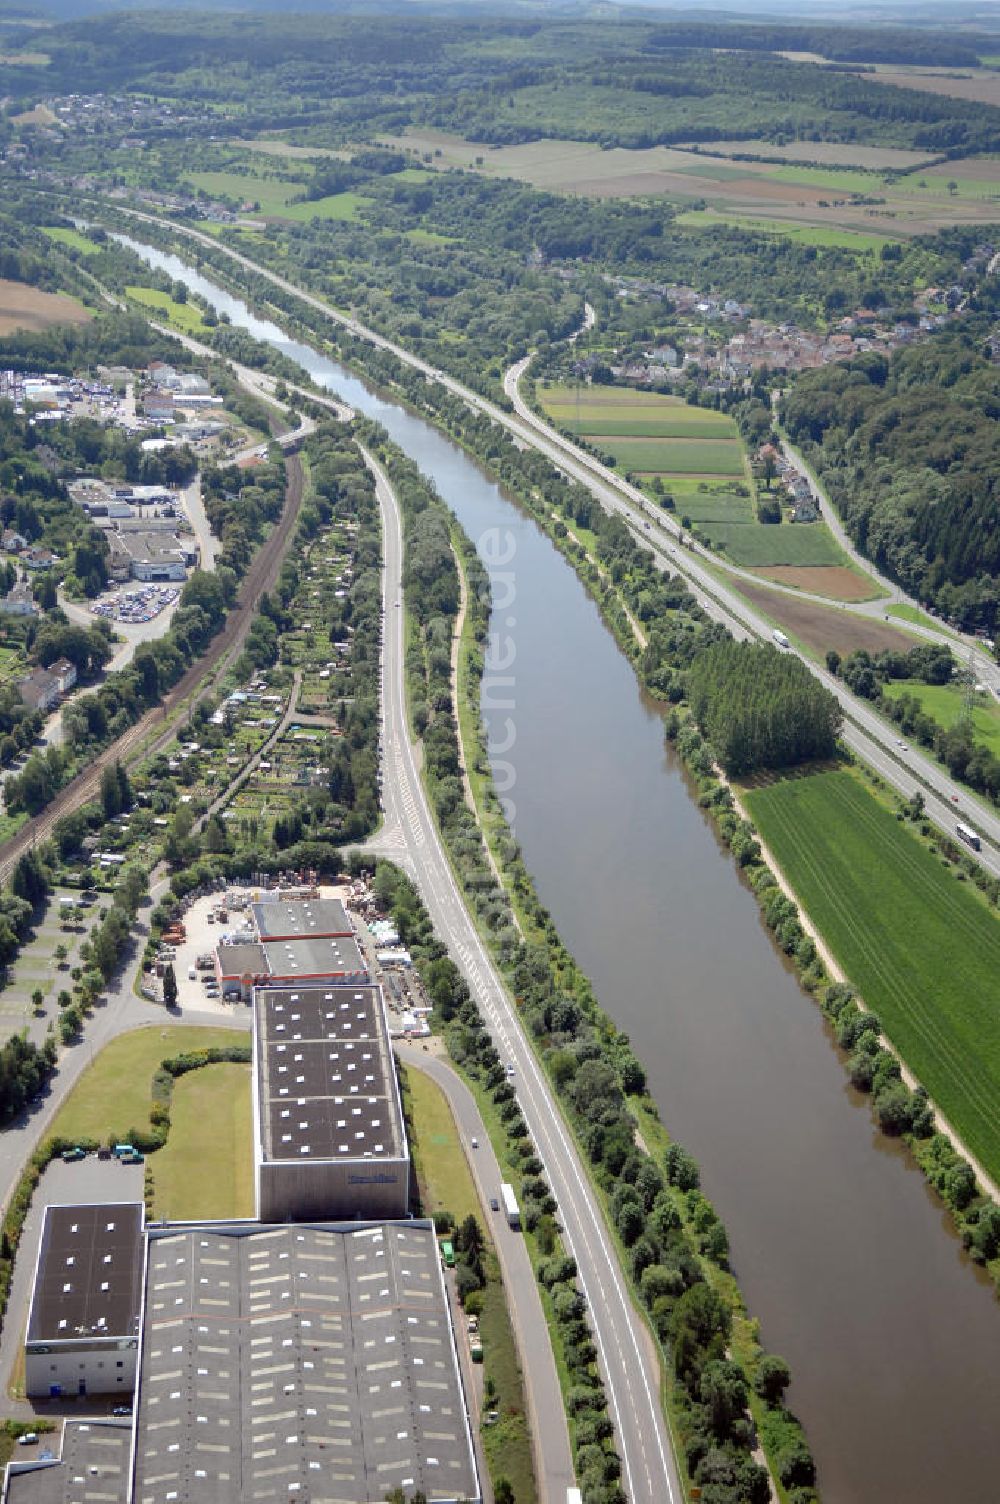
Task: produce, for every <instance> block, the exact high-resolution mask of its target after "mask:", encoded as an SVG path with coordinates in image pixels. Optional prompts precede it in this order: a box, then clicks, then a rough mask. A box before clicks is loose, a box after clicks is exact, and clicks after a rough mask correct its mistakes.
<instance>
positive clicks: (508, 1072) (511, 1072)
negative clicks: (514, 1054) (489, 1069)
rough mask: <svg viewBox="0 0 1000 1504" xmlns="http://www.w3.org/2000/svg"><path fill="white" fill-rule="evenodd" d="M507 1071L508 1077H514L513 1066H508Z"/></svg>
mask: <svg viewBox="0 0 1000 1504" xmlns="http://www.w3.org/2000/svg"><path fill="white" fill-rule="evenodd" d="M506 1069H507V1075H508V1077H510V1076H513V1075H514V1067H513V1065H510V1064H508V1065H507V1068H506Z"/></svg>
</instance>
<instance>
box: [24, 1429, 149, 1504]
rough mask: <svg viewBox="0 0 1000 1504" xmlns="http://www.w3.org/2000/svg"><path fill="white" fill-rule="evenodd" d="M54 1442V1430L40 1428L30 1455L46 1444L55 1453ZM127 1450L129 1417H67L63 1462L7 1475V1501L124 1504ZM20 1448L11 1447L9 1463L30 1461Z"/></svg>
mask: <svg viewBox="0 0 1000 1504" xmlns="http://www.w3.org/2000/svg"><path fill="white" fill-rule="evenodd" d="M57 1442H58V1436H57V1435H56V1434H55V1433H52V1434H51V1435H49V1434H48V1433H44V1432H43V1433H42V1434H41V1435H40V1436H39V1438H38V1449H37V1451H35V1453H34V1457H37V1455H38V1452H41V1451H43V1450H44V1449H45V1447H46V1446H48V1447H49V1448H50V1449H51V1450H52V1451H57V1446H56V1443H57ZM131 1448H132V1423H131V1421H127V1420H120V1421H67V1422H66V1424H65V1426H64V1427H63V1435H62V1460H61V1461H60V1462H58V1463H55V1464H52V1463H50V1464H43V1465H42V1466H40V1467H37V1468H32V1470H31V1471H30V1472H28V1473H11V1474H10V1475H9V1483H8V1487H7V1501H6V1504H126V1500H127V1498H128V1484H129V1456H130V1453H131ZM20 1451H21V1448H20V1447H15V1448H14V1456H13V1458H12V1461H14V1462H30V1461H33V1460H34V1457H33V1456H32V1453H31V1452H26V1453H25V1454H24V1455H23V1456H19V1455H18V1453H20Z"/></svg>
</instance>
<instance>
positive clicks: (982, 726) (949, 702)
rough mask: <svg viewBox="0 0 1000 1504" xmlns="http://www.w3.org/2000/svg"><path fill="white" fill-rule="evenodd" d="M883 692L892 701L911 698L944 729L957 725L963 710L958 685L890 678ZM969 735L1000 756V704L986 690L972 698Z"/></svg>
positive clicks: (961, 688)
mask: <svg viewBox="0 0 1000 1504" xmlns="http://www.w3.org/2000/svg"><path fill="white" fill-rule="evenodd" d="M884 692H885V694H886V695H887V696H888V698H889V699H891V700H898V699H899V698H900V696H901V695H912V696H914V697H915V698H916V699H918V700H919V701H920V704H921V706H922V708H923V710H924V712H925V714H927V715H929V716H930V717H931V718H932V720H935V721H937V723H938V725H939V726H944V727H945V728H946V730H950V729H951V727H952V726H954V725H956V724H957V723H958V721H959V720H960V719H961V717H962V714H963V711H964V709H965V689H964V687H963V686H962V685H961V684H921V683H920V682H919V681H918V680H916V679H890V680H889V682H888V683H887V684H886V685H885V690H884ZM972 732H973V737H974V739H975V740H976V741H977V742H982V743H983V744H984V745H985V746H987V747H989V749H990V751H991V752H992V753H993V755H994V757H1000V703H998V702H997V700H996V699H995V698H994V696H993V695H992V694H990V692H989V690H986V691H984V692H983V693H981V694H977V695H976V696H975V697H974V699H973V704H972Z"/></svg>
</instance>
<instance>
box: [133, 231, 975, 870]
mask: <svg viewBox="0 0 1000 1504" xmlns="http://www.w3.org/2000/svg"><path fill="white" fill-rule="evenodd" d="M116 208H117V210H118V212H122V213H126V214H127V215H129V217H130V218H132V219H136V220H139V221H142V222H144V223H147V224H153V225H157V226H159V227H161V228H162V226H163V223H164V222H163V220H162V219H160V218H159V217H157V216H156V215H151V214H143V213H140V212H139V211H138V210H134V209H128V210H122V209H121V206H120V205H119V206H116ZM170 228H171V229H173V230H174V231H176V232H177V233H178V234H180V235H183V236H185V237H186V238H188V239H190V240H193V241H195V242H197V243H198V244H200V245H203V246H205V247H206V248H208V249H211V250H214V251H221V252H222V253H223V254H224V255H225V256H227V257H228V258H229V259H230V260H231V261H233V262H235V263H236V264H237V265H239V266H241V267H243V268H244V270H246V271H248V272H250V273H252V274H253V275H255V276H259V277H262V278H264V279H265V280H266V281H268V282H270V283H271V284H272V286H275V287H278V288H280V289H281V290H282V291H283V292H287V293H289V294H291V295H292V296H294V297H296V298H298V299H299V300H300V301H301V302H303V303H305V304H307V305H308V306H309V307H310V308H313V309H315V310H316V311H317V312H319V313H321V314H322V315H323V316H324V317H325V318H328V319H329V320H330V321H331V322H332V323H335V324H338V325H339V326H341V327H342V328H345V329H347V330H349V331H350V332H351V333H352V334H355V335H357V336H358V337H359V338H360V339H364V340H365V341H366V342H367V343H369V344H371V345H373V346H374V347H375V348H376V349H381V350H387V351H389V352H390V353H391V354H392V355H394V356H395V357H396V358H397V359H398V360H400V361H401V362H402V363H403V364H404V365H407V366H409V367H410V368H411V369H413V370H417V371H421V372H423V374H424V375H425V376H428V377H430V378H431V379H432V380H434V381H436V382H437V383H438V384H439V385H440V386H442V387H444V388H445V389H446V390H447V391H449V392H451V393H452V394H453V395H454V396H456V397H458V398H460V399H461V400H462V401H463V402H465V403H466V404H467V405H469V406H470V407H473V408H475V409H476V410H477V411H479V412H482V413H485V414H486V415H487V416H488V417H490V418H492V419H493V420H494V421H495V422H497V423H500V424H501V425H502V426H503V427H504V428H506V429H507V430H508V432H510V433H512V434H513V435H514V436H515V437H516V438H518V439H520V440H522V441H523V442H524V443H527V444H530V445H531V446H532V447H533V448H535V449H537V450H538V451H539V452H540V453H542V454H544V455H546V457H547V458H548V459H550V460H552V462H553V463H554V464H556V465H557V466H558V467H559V468H560V469H561V470H562V471H563V472H564V473H565V474H567V475H568V476H570V478H571V479H573V480H578V481H579V482H580V483H581V484H582V485H585V486H586V487H587V488H588V490H589V491H590V492H591V494H592V495H593V496H594V497H596V499H597V500H598V501H599V502H600V503H601V505H602V506H603V507H605V508H606V509H607V510H609V511H615V512H619V513H621V514H623V515H625V516H626V517H628V518H630V519H633V520H634V518H635V516H636V514H637V513H638V514H639V516H640V517H642V518H648V519H649V521H650V531H649V534H648V535H646V537H645V541H647V542H650V541H652V540H653V538H654V536H655V537H656V538H657V540H658V541H659V542H660V544H661V545H663V544H664V543H665V544H666V546H667V547H668V548H674V547H675V546H676V541H677V539H678V537H679V534H680V528H679V527H678V525H677V524H676V523H672V522H669V521H667V520H666V519H665V518H664V517H663V514H662V512H660V510H659V508H655V509H654V508H653V507H652V505H651V503H650V502H649V500H648V498H647V497H645V496H644V495H643V494H642V492H641V491H639V490H637V488H636V487H634V486H631V485H630V484H629V483H628V482H627V481H625V480H623V479H622V478H621V477H620V476H618V475H616V474H614V473H613V472H612V471H610V470H608V469H607V468H606V467H605V466H603V465H601V464H600V462H599V461H597V460H595V459H593V458H592V457H591V456H589V455H585V454H584V453H583V451H582V450H580V449H578V448H577V446H576V445H575V444H573V443H571V442H570V441H569V440H568V439H565V438H563V436H562V435H561V434H559V433H557V432H556V431H555V430H554V429H552V428H551V427H550V426H549V425H548V424H547V423H544V422H543V421H542V420H541V419H540V418H539V417H538V415H537V414H536V413H534V412H533V411H532V410H531V408H529V407H528V405H527V403H526V402H525V401H524V399H523V398H522V397H521V395H520V392H519V390H518V382H519V380H520V377H521V376H522V375H523V373H524V371H525V370H526V368H527V366H528V365H529V363H530V361H531V359H532V356H531V355H527V356H525V357H524V359H523V360H520V361H518V362H517V364H516V365H513V366H511V367H510V369H509V370H508V371H507V373H506V375H505V377H504V392H505V394H506V395H507V397H508V398H509V400H510V401H511V403H512V405H513V408H514V414H513V415H512V414H511V413H510V412H507V411H506V410H505V409H503V408H501V407H498V406H497V405H496V404H495V403H493V402H491V401H489V399H488V398H486V397H481V396H480V395H479V394H478V393H477V392H473V391H472V390H470V388H468V387H466V386H463V384H462V383H461V382H460V381H457V380H455V378H454V377H452V376H448V375H447V374H446V373H445V372H443V371H439V370H437V369H436V368H435V367H433V366H431V365H429V364H428V363H427V361H425V360H421V359H420V357H419V356H416V355H413V354H411V353H410V351H409V350H406V349H404V347H403V346H402V345H398V344H396V343H395V342H394V341H393V340H390V339H386V338H385V336H383V335H381V334H377V333H376V332H375V331H374V330H372V329H369V328H367V327H366V326H365V325H364V324H361V323H359V322H358V320H357V319H355V318H352V317H350V316H349V315H347V314H343V313H340V312H338V311H337V310H336V309H334V308H331V306H330V305H329V304H328V303H326V302H324V301H323V300H322V299H321V298H318V297H316V296H315V295H314V294H312V293H310V292H307V291H305V290H303V289H302V288H300V287H297V286H296V284H295V283H294V282H290V281H289V280H288V279H287V278H286V277H282V276H280V275H279V274H278V273H277V272H272V271H270V270H269V269H268V268H267V267H264V266H261V265H260V264H259V263H257V262H255V261H253V260H251V259H250V257H249V256H244V255H243V254H242V253H241V252H239V251H235V250H233V249H232V248H231V247H229V246H227V245H225V244H223V243H222V242H221V241H218V240H216V239H214V238H213V237H211V236H208V235H205V234H203V233H202V232H201V231H200V230H195V229H192V228H190V227H189V226H187V225H179V224H174V223H173V222H170ZM676 552H677V554H678V555H679V554H680V552H681V551H680V550H679V549H677V550H676ZM670 567H671V569H673V570H676V571H677V572H678V573H681V574H683V575H684V576H685V577H686V578H687V579H688V581H689V583H690V584H692V586H694V587H695V589H696V593H697V594H698V597H699V599H700V600H701V601H702V604H703V605H705V606H706V609H710V602H711V601H712V600H714V601H715V603H716V611H717V613H718V619H719V620H722V621H724V622H725V623H726V625H727V626H729V627H730V629H732V627H733V623H734V621H735V622H737V623H739V624H740V625H741V626H742V627H743V628H744V629H745V630H747V631H749V632H750V633H751V634H752V635H754V636H756V637H760V638H764V639H766V640H768V641H769V640H770V638H771V630H772V629H771V627H770V624H769V623H768V622H766V621H765V620H764V619H763V618H762V617H760V616H759V615H758V614H757V613H756V612H754V611H753V610H752V608H751V607H750V606H749V605H748V604H747V603H746V602H745V601H743V599H742V598H741V597H738V596H735V595H734V594H733V593H732V592H731V591H729V590H727V589H726V587H725V586H724V585H721V584H720V583H719V581H718V580H717V579H716V577H715V575H714V574H712V573H711V572H710V571H708V570H707V569H705V568H704V567H703V566H702V565H701V564H699V562H698V560H697V558H696V557H695V556H694V554H693V552H692V551H691V550H688V549H685V550H683V558H680V557H674V556H672V557H671V564H670ZM793 651H794V650H793ZM803 662H805V663H806V666H807V667H808V668H809V669H810V671H811V672H813V673H814V674H816V676H817V678H819V679H820V680H821V681H822V682H823V683H824V684H825V685H826V686H827V688H828V689H830V690H831V692H832V693H834V694H835V695H836V696H837V698H838V700H839V701H840V702H841V704H842V705H843V706H844V708H845V714H847V715H848V717H849V718H850V720H852V721H853V722H855V726H854V727H848V728H846V730H845V738H844V739H845V741H847V743H848V745H850V746H851V747H852V748H853V749H854V750H855V751H856V752H857V753H858V755H859V756H860V757H862V758H863V759H864V760H865V761H867V762H870V763H871V764H872V765H873V766H875V767H877V768H878V770H879V772H880V773H881V775H882V776H883V777H885V778H886V779H887V780H888V781H889V782H890V783H891V784H892V785H893V787H895V788H896V789H898V790H899V792H900V793H902V794H903V795H904V797H909V796H910V795H911V794H912V793H913V792H914V791H915V789H916V788H917V787H918V786H919V787H920V789H921V792H923V793H924V796H925V798H926V799H927V813H928V817H929V818H930V819H931V820H933V821H934V823H935V824H936V825H938V826H940V828H941V829H942V830H945V831H947V832H948V834H954V830H955V824H956V822H957V821H958V820H959V819H964V820H965V822H966V823H967V824H972V825H974V826H975V828H976V830H978V831H979V832H980V834H981V835H982V836H983V837H984V838H985V840H986V842H987V843H988V845H987V848H986V849H985V850H984V851H983V852H982V853H981V854H980V856H979V860H980V862H981V863H982V865H983V866H984V867H986V868H987V869H988V870H989V871H990V872H992V873H993V874H994V875H995V876H1000V816H998V815H996V814H995V813H994V812H992V811H991V810H988V809H987V808H986V807H985V806H984V805H981V804H980V803H979V802H978V801H977V800H975V799H974V798H973V797H972V796H971V795H970V794H969V793H968V791H967V790H964V789H963V788H962V786H961V785H960V784H956V783H955V782H954V781H953V780H952V779H950V778H949V777H948V776H947V774H945V773H944V772H943V771H942V770H941V768H940V766H939V765H938V764H936V763H934V762H932V761H931V760H930V759H929V758H927V757H924V756H923V755H922V754H918V753H916V752H912V751H911V752H910V753H909V754H908V757H909V762H910V764H911V765H912V767H908V766H907V765H906V764H904V762H903V761H902V759H901V758H900V757H899V756H898V755H897V750H896V747H895V742H896V738H895V734H894V733H895V728H893V727H889V726H888V725H887V724H886V723H885V722H883V721H881V720H880V719H879V717H878V716H876V715H874V714H873V712H871V711H870V710H868V709H867V708H866V707H865V706H864V705H863V704H862V703H861V702H860V701H858V700H857V699H856V698H855V697H854V696H853V695H852V694H850V692H849V691H848V690H846V689H845V688H844V686H843V684H842V683H841V682H840V681H839V680H836V679H834V678H833V677H832V675H830V674H828V673H826V671H825V670H823V669H820V668H819V667H818V665H816V664H814V663H813V662H812V661H811V660H809V659H805V658H803ZM990 848H992V849H990Z"/></svg>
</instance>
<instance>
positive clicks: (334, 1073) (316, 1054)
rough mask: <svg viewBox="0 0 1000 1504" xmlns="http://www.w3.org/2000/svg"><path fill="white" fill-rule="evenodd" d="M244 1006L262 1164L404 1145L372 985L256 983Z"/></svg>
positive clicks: (389, 1154)
mask: <svg viewBox="0 0 1000 1504" xmlns="http://www.w3.org/2000/svg"><path fill="white" fill-rule="evenodd" d="M254 1014H255V1017H254V1027H255V1069H256V1071H257V1098H258V1102H259V1104H260V1133H261V1145H260V1150H261V1156H262V1158H263V1160H264V1161H265V1162H267V1161H274V1160H297V1161H299V1162H301V1161H302V1160H303V1159H314V1160H316V1159H334V1160H337V1159H344V1160H351V1159H366V1158H378V1157H380V1156H381V1157H385V1158H392V1159H398V1158H399V1157H400V1156H401V1155H403V1154H404V1153H405V1146H406V1137H405V1130H404V1127H403V1121H402V1114H401V1109H400V1105H399V1095H398V1091H397V1086H396V1071H395V1065H394V1063H393V1060H392V1056H391V1053H390V1050H389V1041H388V1037H387V1032H386V1028H385V1013H384V1009H383V1004H382V993H381V989H380V988H378V987H336V986H332V985H331V986H330V987H326V988H324V987H309V988H306V987H303V988H302V989H300V990H298V991H292V990H289V989H287V988H270V987H260V988H258V989H257V990H256V992H255V994H254Z"/></svg>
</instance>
